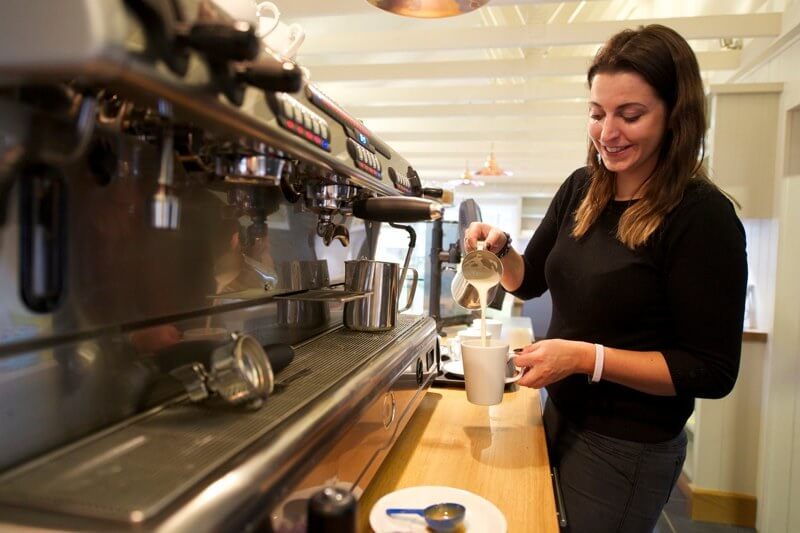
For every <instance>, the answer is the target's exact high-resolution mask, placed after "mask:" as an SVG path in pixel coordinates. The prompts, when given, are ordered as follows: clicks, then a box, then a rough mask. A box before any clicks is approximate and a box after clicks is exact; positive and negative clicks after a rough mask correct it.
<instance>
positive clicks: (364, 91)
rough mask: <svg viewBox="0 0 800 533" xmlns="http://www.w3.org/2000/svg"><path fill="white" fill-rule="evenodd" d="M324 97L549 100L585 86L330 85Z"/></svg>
mask: <svg viewBox="0 0 800 533" xmlns="http://www.w3.org/2000/svg"><path fill="white" fill-rule="evenodd" d="M325 92H326V94H327V95H328V96H330V97H331V98H332V99H333V100H335V101H337V102H338V103H340V104H344V105H349V104H364V103H368V104H369V105H382V104H387V103H390V104H397V103H467V102H497V101H503V100H506V101H507V100H553V99H558V100H560V99H564V98H587V97H588V95H589V90H588V88H587V86H586V84H585V83H564V82H543V81H533V82H525V83H519V84H505V85H453V86H448V87H383V88H378V87H369V88H366V87H343V86H342V85H330V86H328V87H327V88H326V91H325Z"/></svg>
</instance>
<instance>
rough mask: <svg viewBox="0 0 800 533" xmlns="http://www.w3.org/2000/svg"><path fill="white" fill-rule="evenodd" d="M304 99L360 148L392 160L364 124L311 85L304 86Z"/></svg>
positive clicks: (389, 152) (388, 151)
mask: <svg viewBox="0 0 800 533" xmlns="http://www.w3.org/2000/svg"><path fill="white" fill-rule="evenodd" d="M305 93H306V98H308V100H309V101H310V102H311V103H312V104H314V105H315V106H317V107H318V108H320V109H321V110H322V111H324V112H325V113H326V114H328V115H329V116H331V117H332V118H333V119H334V120H336V121H337V122H338V123H340V124H341V125H342V127H343V128H344V131H345V134H346V135H347V137H348V138H350V139H352V140H353V141H355V142H356V143H358V144H359V145H361V146H362V147H364V148H366V149H367V150H369V151H370V152H372V153H375V152H378V153H379V154H381V155H382V156H383V157H385V158H386V159H391V158H392V151H391V149H389V147H388V146H387V145H386V144H384V143H383V141H381V140H380V139H378V138H377V137H376V136H375V135H374V134H373V133H372V132H371V131H369V129H367V127H366V126H364V124H362V123H361V121H359V120H358V119H356V118H355V117H353V116H352V115H350V114H349V113H348V112H347V111H345V110H344V109H342V108H341V107H339V105H338V104H336V103H335V102H334V101H333V100H331V99H330V98H328V97H327V96H325V95H324V94H323V93H322V91H320V90H319V89H317V88H316V87H314V86H313V85H306V90H305ZM348 149H349V145H348Z"/></svg>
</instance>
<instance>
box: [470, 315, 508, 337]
mask: <svg viewBox="0 0 800 533" xmlns="http://www.w3.org/2000/svg"><path fill="white" fill-rule="evenodd" d="M472 327H473V328H476V329H477V330H478V331H480V330H481V319H480V318H476V319H475V320H473V321H472ZM486 332H487V333H491V334H492V338H493V339H498V340H499V339H500V336H501V335H502V333H503V323H502V322H501V321H499V320H497V319H496V318H487V319H486Z"/></svg>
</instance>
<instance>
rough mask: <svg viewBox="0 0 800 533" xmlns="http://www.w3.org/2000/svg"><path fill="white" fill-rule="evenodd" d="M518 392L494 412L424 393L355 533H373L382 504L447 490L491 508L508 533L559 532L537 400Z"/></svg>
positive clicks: (436, 392) (454, 392)
mask: <svg viewBox="0 0 800 533" xmlns="http://www.w3.org/2000/svg"><path fill="white" fill-rule="evenodd" d="M515 388H517V390H515V391H508V392H506V393H505V395H504V397H503V402H502V403H501V404H500V405H495V406H491V407H482V406H478V405H473V404H471V403H469V402H467V397H466V394H465V392H464V390H463V389H444V388H434V389H431V390H429V391H428V393H427V394H426V395H425V398H423V400H422V403H421V404H420V406H419V407H418V409H417V411H416V412H415V413H414V416H413V417H412V418H411V420H410V421H409V423H408V425H407V426H406V428H405V430H404V431H403V433H402V434H401V435H400V437H399V438H398V439H397V442H396V443H395V445H394V447H393V448H392V450H391V451H390V452H389V454H388V455H387V457H386V459H385V460H384V462H383V464H382V465H381V467H380V469H379V470H378V472H377V473H376V474H375V477H374V478H373V479H372V481H371V482H370V484H369V486H368V487H367V490H365V491H364V493H363V494H362V496H361V498H360V499H359V531H372V529H371V528H370V527H369V512H370V510H371V509H372V506H373V505H374V504H375V502H377V501H378V499H379V498H380V497H381V496H383V495H385V494H388V493H390V492H392V491H394V490H397V489H401V488H405V487H411V486H417V485H447V486H451V487H457V488H461V489H465V490H469V491H471V492H474V493H475V494H478V495H480V496H482V497H484V498H486V499H487V500H489V501H491V502H492V503H494V504H495V505H496V506H497V507H498V508H499V509H500V510H501V511H502V512H503V514H504V515H505V517H506V520H507V522H508V531H509V532H510V533H515V532H525V533H538V532H557V531H558V523H557V519H556V507H555V500H554V496H553V489H552V484H551V481H550V465H549V462H548V459H547V449H546V447H545V440H544V428H543V427H542V417H541V407H540V405H539V393H538V391H535V390H532V389H529V388H526V387H515Z"/></svg>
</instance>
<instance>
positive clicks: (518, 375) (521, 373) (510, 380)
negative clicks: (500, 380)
mask: <svg viewBox="0 0 800 533" xmlns="http://www.w3.org/2000/svg"><path fill="white" fill-rule="evenodd" d="M515 368H516V367H515ZM524 375H525V371H524V370H522V369H521V368H517V373H516V374H515V375H513V376H511V377H510V378H506V385H508V384H509V383H516V382H517V381H519V379H520V378H521V377H522V376H524Z"/></svg>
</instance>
